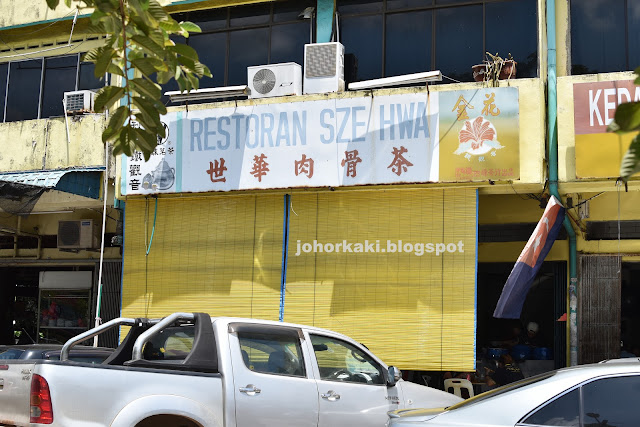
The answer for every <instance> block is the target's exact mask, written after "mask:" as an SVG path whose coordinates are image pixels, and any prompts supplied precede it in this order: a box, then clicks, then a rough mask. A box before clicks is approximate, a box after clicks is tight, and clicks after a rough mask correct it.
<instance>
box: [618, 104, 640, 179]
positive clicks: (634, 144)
mask: <svg viewBox="0 0 640 427" xmlns="http://www.w3.org/2000/svg"><path fill="white" fill-rule="evenodd" d="M618 108H620V107H618ZM638 172H640V134H638V135H636V137H635V138H633V140H632V141H631V145H630V146H629V149H628V150H627V152H626V153H625V155H624V157H623V158H622V163H621V164H620V177H622V179H623V180H624V181H625V182H626V181H628V180H629V178H631V176H632V175H634V174H636V173H638Z"/></svg>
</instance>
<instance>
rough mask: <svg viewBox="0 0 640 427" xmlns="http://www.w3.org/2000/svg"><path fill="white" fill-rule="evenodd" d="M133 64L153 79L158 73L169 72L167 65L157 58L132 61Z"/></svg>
mask: <svg viewBox="0 0 640 427" xmlns="http://www.w3.org/2000/svg"><path fill="white" fill-rule="evenodd" d="M131 64H132V65H133V66H134V67H135V68H137V69H138V70H140V72H141V73H142V74H144V75H145V76H147V77H151V75H153V74H154V73H156V72H159V71H167V70H168V68H167V66H166V65H165V63H164V62H162V61H160V60H159V59H156V58H138V59H132V60H131Z"/></svg>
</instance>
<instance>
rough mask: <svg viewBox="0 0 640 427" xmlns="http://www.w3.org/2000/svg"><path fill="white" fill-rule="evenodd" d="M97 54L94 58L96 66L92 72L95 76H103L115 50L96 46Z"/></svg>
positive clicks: (114, 54)
mask: <svg viewBox="0 0 640 427" xmlns="http://www.w3.org/2000/svg"><path fill="white" fill-rule="evenodd" d="M97 53H98V56H97V59H96V62H95V64H96V66H95V69H94V70H93V73H94V74H95V76H96V77H98V78H99V77H101V76H104V74H105V73H106V72H107V68H109V64H111V60H112V59H113V58H114V57H115V56H116V51H115V50H113V49H111V48H98V52H97Z"/></svg>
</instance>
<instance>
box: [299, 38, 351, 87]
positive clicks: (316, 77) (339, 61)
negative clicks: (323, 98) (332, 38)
mask: <svg viewBox="0 0 640 427" xmlns="http://www.w3.org/2000/svg"><path fill="white" fill-rule="evenodd" d="M302 89H303V93H305V94H309V93H327V92H342V91H344V46H343V45H342V44H341V43H336V42H333V43H315V44H305V45H304V80H303V88H302Z"/></svg>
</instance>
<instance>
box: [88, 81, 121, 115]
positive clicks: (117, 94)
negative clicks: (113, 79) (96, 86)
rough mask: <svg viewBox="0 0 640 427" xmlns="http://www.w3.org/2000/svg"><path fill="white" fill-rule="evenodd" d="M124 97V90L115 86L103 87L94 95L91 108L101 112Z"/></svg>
mask: <svg viewBox="0 0 640 427" xmlns="http://www.w3.org/2000/svg"><path fill="white" fill-rule="evenodd" d="M123 96H124V88H123V87H117V86H105V87H103V88H102V89H100V91H98V94H97V95H96V100H95V101H94V103H93V107H94V108H95V110H96V111H97V112H99V113H100V112H102V111H103V110H104V109H105V108H109V107H111V106H112V105H113V104H114V103H115V102H117V101H119V100H120V99H121V98H122V97H123Z"/></svg>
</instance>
